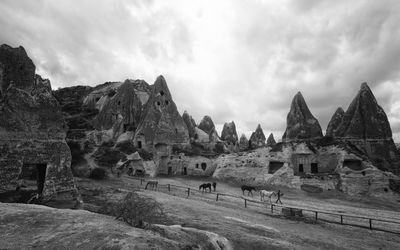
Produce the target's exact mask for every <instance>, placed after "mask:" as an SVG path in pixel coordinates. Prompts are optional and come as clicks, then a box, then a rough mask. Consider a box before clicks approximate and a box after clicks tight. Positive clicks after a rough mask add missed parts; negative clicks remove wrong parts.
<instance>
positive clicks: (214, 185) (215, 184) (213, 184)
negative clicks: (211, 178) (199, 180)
mask: <svg viewBox="0 0 400 250" xmlns="http://www.w3.org/2000/svg"><path fill="white" fill-rule="evenodd" d="M212 186H213V189H214V192H215V189H216V188H217V183H216V182H213V183H212Z"/></svg>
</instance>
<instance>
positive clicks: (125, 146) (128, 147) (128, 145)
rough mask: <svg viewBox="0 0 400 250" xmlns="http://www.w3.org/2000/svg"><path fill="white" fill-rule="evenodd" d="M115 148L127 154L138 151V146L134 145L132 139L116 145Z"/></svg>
mask: <svg viewBox="0 0 400 250" xmlns="http://www.w3.org/2000/svg"><path fill="white" fill-rule="evenodd" d="M115 148H116V149H118V150H119V151H121V152H124V153H125V154H127V155H130V154H132V153H135V152H136V151H137V148H136V147H135V146H134V145H133V143H132V142H131V141H124V142H120V143H118V144H117V145H116V146H115Z"/></svg>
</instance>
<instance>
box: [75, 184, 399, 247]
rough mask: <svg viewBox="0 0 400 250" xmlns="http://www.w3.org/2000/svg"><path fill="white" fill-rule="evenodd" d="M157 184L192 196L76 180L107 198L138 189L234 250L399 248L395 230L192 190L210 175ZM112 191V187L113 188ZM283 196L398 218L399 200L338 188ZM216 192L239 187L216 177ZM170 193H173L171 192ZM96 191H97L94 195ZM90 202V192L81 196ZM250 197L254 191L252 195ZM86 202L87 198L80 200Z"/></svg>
mask: <svg viewBox="0 0 400 250" xmlns="http://www.w3.org/2000/svg"><path fill="white" fill-rule="evenodd" d="M156 179H157V180H158V181H159V184H171V185H180V186H189V187H193V188H192V190H193V191H191V196H190V197H189V198H186V195H187V194H186V193H185V190H184V189H182V190H178V189H177V190H172V191H171V193H170V194H168V192H167V191H166V189H165V186H163V185H161V186H160V187H159V188H158V189H159V190H160V191H162V192H159V191H153V190H143V188H144V184H145V183H143V184H142V185H141V183H140V181H139V180H137V179H131V178H129V177H122V178H120V179H110V180H105V181H97V182H93V181H91V180H86V179H79V180H77V182H76V183H77V185H78V187H79V188H80V189H81V190H82V191H83V190H86V191H88V190H91V189H92V190H93V189H102V190H103V191H102V192H103V195H104V194H106V195H107V196H108V197H110V195H111V196H112V194H113V193H115V190H117V189H119V190H122V191H129V190H137V189H138V188H140V191H139V192H140V193H141V194H143V195H146V196H149V197H152V198H154V199H156V200H157V201H159V202H160V203H162V204H163V205H164V208H165V211H166V212H167V214H168V217H169V224H181V225H184V226H187V227H194V228H198V229H203V230H207V231H211V232H214V233H217V234H219V235H221V236H224V237H226V238H227V239H228V240H230V241H231V242H232V244H233V246H234V248H235V249H398V246H400V235H399V234H394V233H388V232H381V231H375V230H369V229H365V228H359V227H352V226H342V225H337V224H332V223H327V222H321V221H317V222H315V221H313V220H311V219H310V220H308V219H306V220H304V219H300V220H291V219H286V218H284V217H282V216H279V215H271V214H270V212H269V211H268V212H267V209H269V206H266V207H262V206H260V205H258V206H255V205H254V206H253V205H252V204H249V207H248V208H244V205H243V200H241V199H235V198H227V197H223V198H221V200H220V201H218V202H216V201H215V195H214V194H201V193H199V192H197V191H194V190H197V189H198V186H199V185H200V184H201V183H203V182H212V179H201V178H177V177H175V178H156ZM113 190H114V191H113ZM281 191H283V192H284V194H285V195H284V196H283V197H282V201H283V203H284V204H285V205H292V206H301V207H308V208H318V209H320V210H327V211H332V212H346V213H351V214H357V215H365V216H379V217H381V218H382V217H385V218H390V219H399V220H400V213H399V210H400V208H399V206H398V204H399V203H398V201H381V200H379V199H369V200H364V201H358V200H357V201H356V200H351V199H349V198H347V197H345V196H343V195H341V194H340V193H337V194H336V193H335V194H330V195H329V196H333V197H334V198H331V197H328V196H327V195H324V196H322V195H316V194H311V195H310V194H308V193H305V192H303V191H301V190H292V189H284V188H282V189H281ZM217 192H221V193H229V194H233V195H236V196H241V195H242V192H241V190H240V188H239V187H237V186H235V185H232V184H229V183H224V182H218V185H217ZM83 193H84V192H83ZM171 194H173V195H171ZM100 196H101V195H99V199H104V197H103V198H100ZM83 198H84V201H85V199H88V198H90V199H91V200H90V202H94V203H96V202H95V199H93V197H89V196H85V195H83ZM253 199H254V200H256V199H257V200H258V199H259V196H258V195H256V194H255V195H254V197H253ZM85 202H88V200H87V201H85Z"/></svg>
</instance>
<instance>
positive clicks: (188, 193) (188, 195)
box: [187, 188, 190, 198]
mask: <svg viewBox="0 0 400 250" xmlns="http://www.w3.org/2000/svg"><path fill="white" fill-rule="evenodd" d="M189 196H190V188H188V196H187V197H188V198H189Z"/></svg>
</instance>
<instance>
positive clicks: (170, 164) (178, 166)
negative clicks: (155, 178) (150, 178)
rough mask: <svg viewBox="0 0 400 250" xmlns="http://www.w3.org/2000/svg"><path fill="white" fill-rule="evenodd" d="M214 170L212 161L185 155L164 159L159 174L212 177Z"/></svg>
mask: <svg viewBox="0 0 400 250" xmlns="http://www.w3.org/2000/svg"><path fill="white" fill-rule="evenodd" d="M214 170H215V168H214V167H213V164H212V160H211V159H209V158H206V157H203V156H185V155H184V154H178V155H170V156H168V157H163V159H162V161H161V162H160V164H159V166H158V174H164V175H187V176H211V175H212V174H213V173H214Z"/></svg>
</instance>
